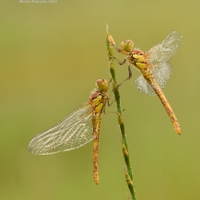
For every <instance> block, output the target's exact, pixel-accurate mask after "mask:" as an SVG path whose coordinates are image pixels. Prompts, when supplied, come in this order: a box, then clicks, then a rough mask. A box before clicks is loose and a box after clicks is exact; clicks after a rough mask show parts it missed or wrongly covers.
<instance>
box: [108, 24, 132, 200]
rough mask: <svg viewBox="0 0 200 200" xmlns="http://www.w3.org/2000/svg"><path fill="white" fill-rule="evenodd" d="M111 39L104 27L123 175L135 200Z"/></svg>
mask: <svg viewBox="0 0 200 200" xmlns="http://www.w3.org/2000/svg"><path fill="white" fill-rule="evenodd" d="M113 41H114V40H113V38H112V36H111V35H110V34H109V32H108V26H107V27H106V44H107V51H108V57H109V69H110V75H111V77H112V87H113V93H114V96H115V100H116V104H117V115H118V123H119V127H120V133H121V137H122V140H121V141H122V153H123V156H124V160H125V164H126V168H125V170H124V173H125V179H126V183H127V185H128V188H129V191H130V193H131V197H132V200H136V196H135V189H134V188H135V187H134V181H133V172H132V169H131V163H130V158H129V151H128V144H127V141H126V135H125V124H124V120H123V118H122V108H121V101H120V93H119V90H118V85H117V81H116V73H115V68H114V59H113V57H114V54H113V46H112V44H111V42H112V43H113Z"/></svg>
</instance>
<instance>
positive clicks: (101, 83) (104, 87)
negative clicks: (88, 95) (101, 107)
mask: <svg viewBox="0 0 200 200" xmlns="http://www.w3.org/2000/svg"><path fill="white" fill-rule="evenodd" d="M96 85H97V87H98V88H99V89H100V90H101V91H102V92H107V91H108V86H109V82H108V81H107V80H106V79H103V78H101V79H98V80H97V81H96Z"/></svg>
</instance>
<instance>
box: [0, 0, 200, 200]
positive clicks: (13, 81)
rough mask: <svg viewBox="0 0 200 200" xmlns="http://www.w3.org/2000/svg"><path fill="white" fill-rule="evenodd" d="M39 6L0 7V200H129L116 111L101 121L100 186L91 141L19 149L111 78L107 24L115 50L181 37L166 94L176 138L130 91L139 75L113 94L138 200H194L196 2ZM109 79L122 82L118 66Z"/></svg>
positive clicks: (197, 176) (155, 110)
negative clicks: (64, 147)
mask: <svg viewBox="0 0 200 200" xmlns="http://www.w3.org/2000/svg"><path fill="white" fill-rule="evenodd" d="M37 2H38V3H31V2H30V3H25V0H24V1H22V3H20V2H19V1H17V0H16V1H1V3H0V136H1V137H0V199H2V200H27V199H29V200H35V199H37V200H44V199H45V200H46V199H48V200H63V199H71V200H77V199H87V200H88V199H96V200H100V199H104V200H108V199H109V200H110V199H115V200H118V199H120V200H121V199H127V198H128V195H129V193H128V188H127V186H126V183H125V179H124V173H123V170H124V161H123V157H122V153H121V142H120V134H119V130H118V125H117V117H116V115H115V114H106V115H104V116H103V123H102V129H101V138H100V139H101V144H100V184H99V185H98V186H96V185H95V184H94V181H93V175H92V143H90V144H88V145H86V146H84V147H82V148H80V149H77V150H75V151H71V152H66V153H60V154H55V155H51V156H33V155H31V154H30V153H29V152H28V150H27V146H28V143H29V141H30V140H31V139H32V138H33V137H34V136H35V135H36V134H38V133H41V132H43V131H45V130H46V129H48V128H51V127H52V126H53V125H55V124H56V123H57V122H59V121H60V120H61V119H62V118H64V117H65V115H67V114H68V113H69V112H70V111H71V110H73V109H74V108H76V107H77V106H79V105H81V104H82V103H83V102H85V101H87V99H88V97H89V94H90V91H91V90H92V89H93V88H94V87H95V80H96V79H98V78H102V77H103V78H107V79H109V70H108V57H107V51H106V44H105V34H106V33H105V29H106V23H108V25H109V30H110V33H111V34H112V35H113V37H114V38H115V40H116V42H117V44H120V42H121V41H122V40H124V39H132V40H134V42H135V46H137V47H140V48H141V49H142V50H144V51H147V50H148V49H150V48H151V47H152V46H154V45H156V44H158V43H159V42H161V41H162V40H163V39H164V38H165V37H166V36H167V35H168V34H169V33H170V32H171V31H172V30H178V31H179V32H180V33H181V34H182V35H183V40H182V43H181V45H180V48H179V49H178V52H177V54H176V55H175V57H173V59H172V60H171V63H172V66H173V73H172V76H171V79H170V81H169V83H168V85H167V87H166V89H164V93H165V95H166V96H167V98H168V100H169V102H170V103H171V105H172V107H173V109H174V111H175V113H176V115H177V117H178V120H179V122H180V124H181V128H182V136H178V135H176V133H175V131H174V130H173V127H172V124H171V122H170V120H169V117H168V116H167V114H166V112H165V110H164V108H163V106H162V105H161V103H160V101H159V100H158V98H157V97H151V96H150V97H148V96H147V95H144V94H142V93H140V92H139V91H138V90H137V89H136V87H135V83H134V79H135V78H136V77H137V76H138V75H139V72H138V71H137V70H133V79H132V80H130V81H128V82H126V83H125V84H124V85H123V87H121V88H120V92H121V97H122V106H123V108H124V109H125V112H124V121H125V125H126V134H127V137H128V144H129V150H130V158H131V163H132V168H133V174H134V180H135V187H136V194H137V198H138V199H140V200H146V199H148V200H151V199H152V200H153V199H154V200H155V199H159V200H168V199H170V200H177V199H181V200H188V199H194V200H198V199H200V190H199V188H200V154H199V153H200V145H199V143H200V134H199V128H200V125H199V123H200V122H199V119H200V114H199V113H200V106H199V102H200V78H199V73H200V56H199V52H200V51H199V47H200V25H199V19H200V12H199V7H200V2H199V1H198V0H190V1H180V0H175V1H174V0H168V1H156V0H152V1H134V0H131V1H130V0H129V1H128V0H125V1H114V0H111V1H91V0H89V1H59V0H57V1H55V2H54V3H53V1H51V3H50V1H49V0H47V1H46V2H47V3H39V1H37ZM118 58H123V56H118ZM116 73H117V79H118V81H119V82H120V81H122V80H124V79H125V78H126V77H127V69H126V67H120V66H118V65H117V64H116ZM111 98H113V97H112V95H111ZM115 110H116V108H115V105H113V106H112V107H110V108H108V109H107V110H106V111H107V112H108V113H109V112H111V113H112V112H114V111H115Z"/></svg>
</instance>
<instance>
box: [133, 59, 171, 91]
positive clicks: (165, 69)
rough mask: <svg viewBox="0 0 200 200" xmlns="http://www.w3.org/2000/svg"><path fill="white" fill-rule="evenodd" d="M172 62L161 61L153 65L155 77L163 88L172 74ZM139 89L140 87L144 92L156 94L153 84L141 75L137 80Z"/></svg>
mask: <svg viewBox="0 0 200 200" xmlns="http://www.w3.org/2000/svg"><path fill="white" fill-rule="evenodd" d="M171 69H172V68H171V64H170V63H169V62H165V63H159V64H157V65H156V66H154V67H152V68H151V70H152V73H153V77H154V79H155V80H156V82H157V83H158V85H159V86H160V87H161V88H164V87H165V85H166V83H167V81H168V80H169V78H170V75H171ZM135 83H136V85H137V89H139V90H140V91H141V92H143V93H144V94H148V95H155V92H154V90H153V89H152V87H151V85H150V84H149V83H148V82H147V81H146V79H145V78H144V77H143V75H141V76H140V77H138V78H137V79H136V80H135Z"/></svg>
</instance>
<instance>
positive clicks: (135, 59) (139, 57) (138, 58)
mask: <svg viewBox="0 0 200 200" xmlns="http://www.w3.org/2000/svg"><path fill="white" fill-rule="evenodd" d="M127 60H128V61H129V63H130V64H133V65H135V66H136V67H137V68H138V69H144V68H146V67H147V61H146V58H145V53H144V52H143V51H140V50H133V51H131V52H130V54H129V56H127Z"/></svg>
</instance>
